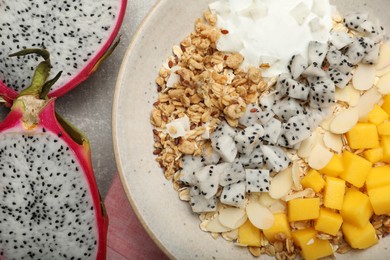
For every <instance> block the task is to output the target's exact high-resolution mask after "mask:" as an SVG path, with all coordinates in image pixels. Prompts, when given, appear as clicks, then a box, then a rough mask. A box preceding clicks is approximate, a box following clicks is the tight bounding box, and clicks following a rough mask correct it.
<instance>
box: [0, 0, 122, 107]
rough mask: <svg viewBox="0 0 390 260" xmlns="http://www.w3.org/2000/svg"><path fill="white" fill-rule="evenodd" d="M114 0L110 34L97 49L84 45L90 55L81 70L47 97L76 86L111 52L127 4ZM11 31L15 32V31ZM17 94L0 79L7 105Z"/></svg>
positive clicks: (13, 50)
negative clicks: (113, 16)
mask: <svg viewBox="0 0 390 260" xmlns="http://www.w3.org/2000/svg"><path fill="white" fill-rule="evenodd" d="M116 1H118V2H119V3H120V4H119V7H118V9H119V10H118V13H117V14H116V16H117V17H116V19H115V20H114V21H113V25H112V26H113V29H112V30H111V34H110V35H109V37H108V38H106V39H103V41H104V44H101V45H100V46H99V49H97V50H88V46H86V48H85V49H83V51H84V52H92V55H90V56H89V58H88V61H87V62H83V63H82V64H80V66H82V67H83V68H82V69H81V70H79V71H78V72H77V73H75V74H74V75H72V76H71V77H70V78H69V79H68V80H67V81H66V82H60V85H59V86H56V88H55V89H53V90H52V91H50V93H49V94H48V96H49V97H60V96H62V95H64V94H65V93H67V92H68V91H70V90H72V89H73V88H75V87H76V86H78V85H79V84H80V83H82V82H83V81H85V80H86V79H87V78H88V77H89V76H90V75H91V74H92V73H94V72H95V71H96V70H97V68H98V67H99V65H100V64H101V63H102V62H103V61H104V60H105V59H106V58H107V57H108V56H109V55H110V54H111V52H112V51H113V49H114V48H115V47H116V44H117V43H114V41H115V38H116V36H117V34H118V32H119V29H120V27H121V25H122V22H123V18H124V15H125V11H126V6H127V0H116ZM29 2H31V1H29ZM31 3H32V2H31ZM33 4H34V7H32V8H35V3H33ZM37 5H38V4H37ZM88 8H90V7H88ZM40 11H42V10H40ZM105 13H106V11H103V10H102V14H103V15H104V14H105ZM35 17H38V16H35ZM63 17H66V16H64V15H63ZM0 20H1V19H0ZM26 20H27V19H26ZM69 22H70V20H69V19H67V20H66V21H64V23H69ZM33 24H39V23H33ZM90 28H91V30H93V27H90ZM36 29H37V28H36ZM13 31H14V30H13ZM13 33H14V34H15V31H14V32H13ZM17 35H18V34H17ZM19 35H20V34H19ZM21 35H23V33H21ZM4 36H5V35H4ZM37 36H38V35H37ZM21 37H22V36H21ZM33 37H35V35H33ZM45 37H47V38H49V36H46V35H45ZM65 41H66V38H65ZM57 45H59V46H61V45H60V43H57ZM30 46H31V45H30ZM37 46H38V45H37ZM11 47H12V46H11ZM44 47H45V48H47V49H48V50H49V51H50V52H52V53H53V55H54V51H52V50H51V49H52V48H51V46H44ZM15 48H16V47H15ZM8 51H10V52H15V49H11V48H10V50H8ZM4 54H5V55H7V54H9V53H4ZM0 58H1V57H0ZM72 64H73V63H72ZM0 69H1V68H0ZM65 69H66V66H65V64H64V68H63V70H64V71H65V72H66V70H65ZM26 72H27V71H22V73H21V74H22V75H23V74H26ZM4 77H6V75H3V78H4ZM0 78H1V77H0ZM18 94H19V91H16V90H14V89H13V88H12V87H10V86H9V85H8V84H6V83H4V82H3V81H2V80H1V79H0V96H1V97H2V98H3V99H4V100H5V101H7V103H8V105H10V104H12V101H13V100H14V99H15V98H16V97H17V96H18Z"/></svg>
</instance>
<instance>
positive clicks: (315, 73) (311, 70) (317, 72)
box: [302, 63, 326, 77]
mask: <svg viewBox="0 0 390 260" xmlns="http://www.w3.org/2000/svg"><path fill="white" fill-rule="evenodd" d="M302 75H303V76H305V77H325V76H326V73H325V71H324V70H323V69H322V68H321V67H319V66H318V65H316V63H313V64H311V65H310V66H309V67H307V68H306V69H305V71H304V72H303V73H302Z"/></svg>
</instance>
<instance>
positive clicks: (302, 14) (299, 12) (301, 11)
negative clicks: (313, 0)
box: [290, 2, 310, 25]
mask: <svg viewBox="0 0 390 260" xmlns="http://www.w3.org/2000/svg"><path fill="white" fill-rule="evenodd" d="M309 14H310V9H309V7H308V6H307V5H306V4H305V3H303V2H300V3H299V4H298V5H296V6H295V7H294V8H293V9H292V10H291V11H290V15H291V16H292V17H293V18H294V19H295V21H297V23H298V24H299V25H302V24H303V23H304V22H305V20H306V18H307V17H308V16H309Z"/></svg>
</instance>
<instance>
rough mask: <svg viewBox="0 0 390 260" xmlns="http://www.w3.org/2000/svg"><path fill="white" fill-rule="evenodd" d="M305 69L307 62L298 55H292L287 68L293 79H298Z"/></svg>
mask: <svg viewBox="0 0 390 260" xmlns="http://www.w3.org/2000/svg"><path fill="white" fill-rule="evenodd" d="M306 67H307V61H306V60H305V58H303V56H302V55H300V54H297V55H293V56H292V58H291V60H290V63H289V64H288V66H287V68H288V70H289V71H290V73H291V76H292V78H293V79H297V78H299V76H300V75H301V74H302V72H303V71H304V70H305V69H306Z"/></svg>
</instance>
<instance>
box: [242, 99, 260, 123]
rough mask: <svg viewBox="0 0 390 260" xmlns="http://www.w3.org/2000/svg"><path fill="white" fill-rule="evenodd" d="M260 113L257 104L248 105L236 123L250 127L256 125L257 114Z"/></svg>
mask: <svg viewBox="0 0 390 260" xmlns="http://www.w3.org/2000/svg"><path fill="white" fill-rule="evenodd" d="M260 111H261V109H260V107H259V106H258V105H257V104H248V105H247V106H246V109H245V113H244V115H242V116H241V117H240V118H239V119H238V122H239V123H240V124H241V125H243V126H250V125H253V124H256V123H258V119H259V118H258V116H257V113H259V112H260Z"/></svg>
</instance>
